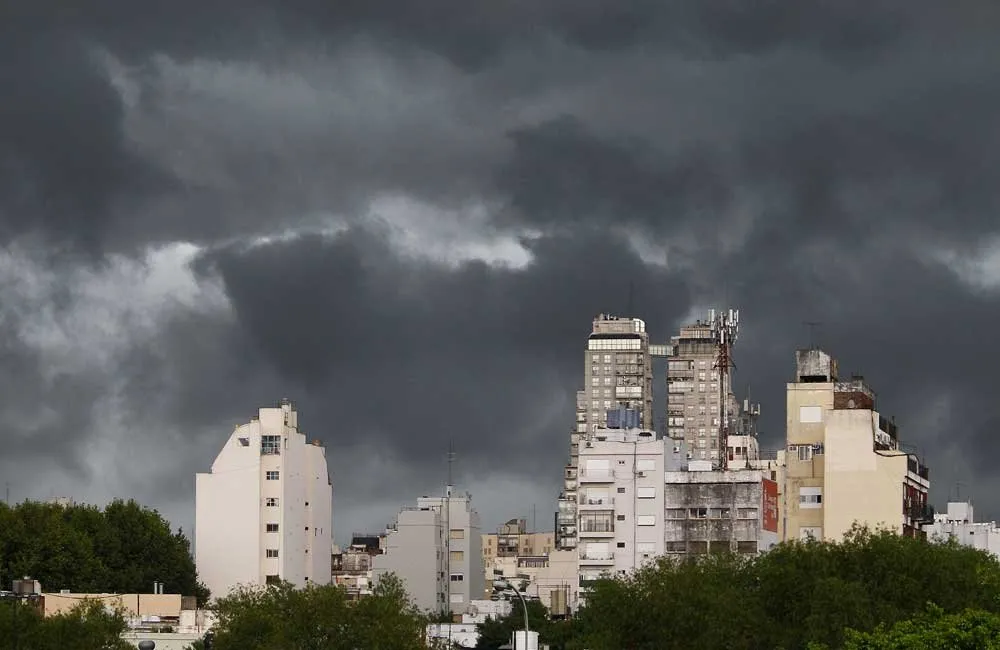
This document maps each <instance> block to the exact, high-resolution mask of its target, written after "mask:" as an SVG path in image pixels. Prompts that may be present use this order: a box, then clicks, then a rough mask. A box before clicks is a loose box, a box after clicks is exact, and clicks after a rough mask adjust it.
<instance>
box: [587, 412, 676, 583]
mask: <svg viewBox="0 0 1000 650" xmlns="http://www.w3.org/2000/svg"><path fill="white" fill-rule="evenodd" d="M666 444H669V443H668V442H667V441H665V440H662V439H661V440H657V439H656V436H655V435H654V434H653V433H651V432H649V431H641V430H630V431H624V430H599V431H597V432H596V433H595V435H594V436H593V437H592V438H591V439H590V440H587V441H585V442H584V443H583V445H582V447H581V449H580V470H579V482H580V497H579V515H578V519H579V521H578V530H579V540H580V541H579V571H580V585H581V587H586V586H587V583H589V582H591V581H593V580H596V579H597V578H599V577H600V576H601V575H602V574H605V573H609V574H616V575H617V574H624V573H627V572H628V571H630V570H632V569H634V568H636V567H637V566H639V565H640V564H641V563H642V561H643V560H645V559H650V558H652V557H655V556H658V555H662V554H663V542H664V537H663V491H664V484H663V476H664V462H665V458H666V455H665V453H664V451H665V445H666Z"/></svg>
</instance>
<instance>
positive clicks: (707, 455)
mask: <svg viewBox="0 0 1000 650" xmlns="http://www.w3.org/2000/svg"><path fill="white" fill-rule="evenodd" d="M730 315H733V316H735V317H736V318H737V319H738V312H735V311H732V310H730ZM720 320H721V321H723V322H724V321H725V315H723V317H722V318H721V319H720V318H719V317H717V316H716V313H715V311H714V310H712V312H710V314H709V318H708V320H704V321H701V320H699V321H697V322H695V323H693V324H690V325H684V326H682V327H681V330H680V333H679V334H677V335H676V336H673V337H671V339H670V348H671V353H670V360H669V361H668V362H667V435H668V436H670V437H671V438H673V439H675V440H683V441H684V442H685V443H686V444H687V447H688V451H689V452H690V453H691V458H692V459H695V460H710V461H712V462H713V465H715V466H716V467H719V466H720V465H721V464H722V455H721V453H720V451H721V450H720V447H721V446H723V445H722V444H721V442H720V432H721V431H722V428H723V427H724V426H725V424H726V418H729V425H730V432H734V428H735V425H736V424H737V422H738V421H739V420H738V415H739V413H738V411H739V409H738V406H737V402H736V398H735V396H734V395H733V391H732V375H731V374H730V373H729V372H723V369H722V368H720V367H719V365H718V362H719V351H720V347H721V343H722V335H721V333H720V332H721V329H722V328H721V327H720Z"/></svg>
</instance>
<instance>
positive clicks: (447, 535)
mask: <svg viewBox="0 0 1000 650" xmlns="http://www.w3.org/2000/svg"><path fill="white" fill-rule="evenodd" d="M454 462H455V452H454V450H453V448H452V441H451V440H449V441H448V483H447V485H445V492H444V512H445V515H444V520H445V525H444V528H445V530H444V555H445V558H446V560H445V562H446V564H445V566H446V567H447V568H446V570H445V585H447V586H446V588H445V589H446V592H447V596H446V600H445V603H446V604H445V607H446V608H447V610H446V611H447V613H448V639H449V645H450V642H451V629H452V628H451V624H452V623H453V622H454V621H453V620H452V615H451V492H452V488H453V487H454V485H453V484H452V476H451V466H452V464H453V463H454Z"/></svg>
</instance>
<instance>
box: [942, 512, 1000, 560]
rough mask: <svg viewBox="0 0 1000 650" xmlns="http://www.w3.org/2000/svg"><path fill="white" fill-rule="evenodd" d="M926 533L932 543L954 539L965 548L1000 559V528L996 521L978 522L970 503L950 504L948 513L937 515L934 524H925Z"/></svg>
mask: <svg viewBox="0 0 1000 650" xmlns="http://www.w3.org/2000/svg"><path fill="white" fill-rule="evenodd" d="M924 533H925V534H926V535H927V538H928V539H930V540H932V541H940V542H944V541H947V540H949V539H954V540H955V541H956V542H958V543H959V544H962V545H963V546H971V547H972V548H977V549H979V550H981V551H987V552H988V553H992V554H993V555H994V556H996V557H1000V528H998V527H997V524H996V522H995V521H987V522H977V521H976V520H975V518H974V516H973V508H972V503H970V502H968V501H950V502H948V509H947V511H946V512H943V513H938V514H935V515H934V521H933V522H931V523H929V524H924Z"/></svg>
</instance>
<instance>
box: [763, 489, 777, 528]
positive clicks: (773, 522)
mask: <svg viewBox="0 0 1000 650" xmlns="http://www.w3.org/2000/svg"><path fill="white" fill-rule="evenodd" d="M761 483H762V485H763V487H764V497H763V499H762V500H763V504H762V512H763V517H762V518H761V519H762V521H761V527H762V528H763V529H764V530H767V531H770V532H772V533H776V532H778V484H777V483H776V482H775V481H772V480H770V479H763V480H762V481H761Z"/></svg>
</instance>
